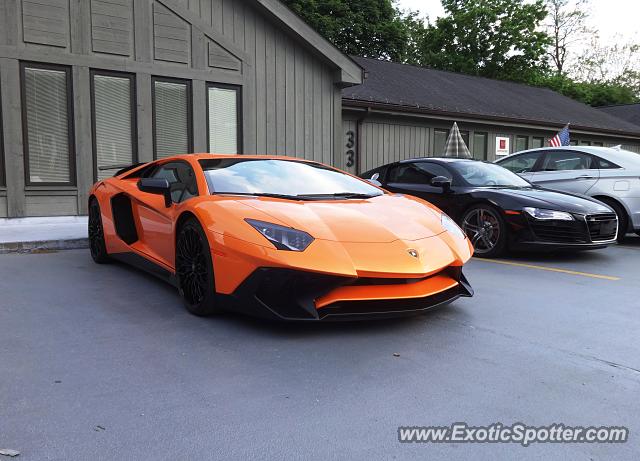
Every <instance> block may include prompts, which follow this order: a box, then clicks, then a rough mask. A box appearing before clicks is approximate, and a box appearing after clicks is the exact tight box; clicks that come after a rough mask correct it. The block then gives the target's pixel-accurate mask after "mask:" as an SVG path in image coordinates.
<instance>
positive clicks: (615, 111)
mask: <svg viewBox="0 0 640 461" xmlns="http://www.w3.org/2000/svg"><path fill="white" fill-rule="evenodd" d="M598 110H601V111H602V112H606V113H607V114H609V115H613V116H614V117H618V118H621V119H622V120H626V121H627V122H629V123H633V124H634V125H638V127H640V104H618V105H615V106H603V107H598Z"/></svg>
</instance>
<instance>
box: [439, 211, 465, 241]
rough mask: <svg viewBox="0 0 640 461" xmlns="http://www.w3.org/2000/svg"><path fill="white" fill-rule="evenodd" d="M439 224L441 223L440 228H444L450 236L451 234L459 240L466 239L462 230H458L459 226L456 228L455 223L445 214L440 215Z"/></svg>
mask: <svg viewBox="0 0 640 461" xmlns="http://www.w3.org/2000/svg"><path fill="white" fill-rule="evenodd" d="M440 222H441V223H442V227H444V228H445V229H446V231H447V232H449V233H450V234H453V235H455V236H456V237H458V238H461V239H465V238H467V236H466V235H465V233H464V232H463V231H462V229H460V226H458V225H457V224H456V223H455V221H454V220H453V219H451V218H450V217H449V216H447V215H446V214H444V213H442V215H441V216H440Z"/></svg>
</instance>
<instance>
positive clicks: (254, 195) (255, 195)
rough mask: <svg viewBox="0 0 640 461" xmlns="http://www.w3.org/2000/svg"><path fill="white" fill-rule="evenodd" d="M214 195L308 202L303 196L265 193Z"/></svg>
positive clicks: (225, 193) (220, 193) (221, 193)
mask: <svg viewBox="0 0 640 461" xmlns="http://www.w3.org/2000/svg"><path fill="white" fill-rule="evenodd" d="M213 194H214V195H242V196H248V197H269V198H282V199H286V200H309V199H308V198H307V197H305V196H304V195H287V194H270V193H267V192H214V193H213Z"/></svg>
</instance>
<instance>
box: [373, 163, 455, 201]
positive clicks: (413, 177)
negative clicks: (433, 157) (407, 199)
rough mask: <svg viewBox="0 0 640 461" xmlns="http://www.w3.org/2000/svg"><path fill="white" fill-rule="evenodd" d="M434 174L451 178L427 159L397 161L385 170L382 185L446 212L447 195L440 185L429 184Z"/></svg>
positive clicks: (444, 169) (447, 172) (439, 166)
mask: <svg viewBox="0 0 640 461" xmlns="http://www.w3.org/2000/svg"><path fill="white" fill-rule="evenodd" d="M436 176H445V177H447V178H449V179H452V175H451V173H450V172H449V171H448V170H447V169H446V168H445V167H443V166H442V165H438V164H437V163H433V162H429V161H416V162H403V163H397V164H395V165H392V166H391V168H390V169H389V171H388V172H387V175H386V178H385V184H384V187H385V188H386V189H388V190H390V191H392V192H400V193H403V194H408V195H414V196H416V197H420V198H421V199H424V200H427V201H428V202H431V203H433V204H434V205H435V206H437V207H438V208H440V209H441V210H443V211H444V212H445V213H447V208H448V205H449V201H450V199H449V197H447V196H446V195H447V194H445V193H444V191H443V189H442V187H435V186H432V185H431V180H432V179H433V178H435V177H436Z"/></svg>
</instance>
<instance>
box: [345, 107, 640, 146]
mask: <svg viewBox="0 0 640 461" xmlns="http://www.w3.org/2000/svg"><path fill="white" fill-rule="evenodd" d="M342 106H343V108H344V109H352V110H358V111H363V110H365V111H368V112H369V113H370V114H381V115H382V114H386V115H393V116H404V117H425V118H436V119H442V120H450V119H453V120H457V121H466V122H470V123H483V124H495V125H498V124H499V125H501V126H510V127H522V128H526V127H535V128H538V129H544V130H551V131H553V130H560V129H562V127H563V126H564V124H562V123H555V122H550V121H546V120H535V119H527V118H516V117H507V116H498V115H485V114H474V113H463V112H452V111H446V110H439V109H433V108H425V107H417V106H416V107H414V106H404V105H399V104H390V103H382V102H376V101H366V100H357V99H351V98H343V99H342ZM570 126H571V130H572V131H574V132H579V133H581V134H587V135H598V136H602V135H606V136H611V137H623V138H629V139H633V140H636V141H638V140H640V131H639V132H629V131H617V130H610V129H605V128H594V127H589V126H582V125H574V124H571V125H570Z"/></svg>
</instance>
